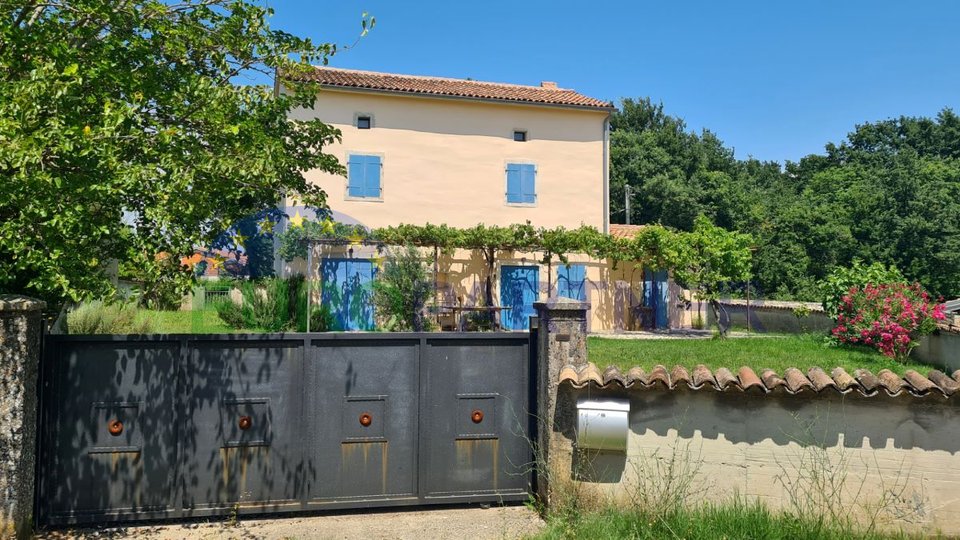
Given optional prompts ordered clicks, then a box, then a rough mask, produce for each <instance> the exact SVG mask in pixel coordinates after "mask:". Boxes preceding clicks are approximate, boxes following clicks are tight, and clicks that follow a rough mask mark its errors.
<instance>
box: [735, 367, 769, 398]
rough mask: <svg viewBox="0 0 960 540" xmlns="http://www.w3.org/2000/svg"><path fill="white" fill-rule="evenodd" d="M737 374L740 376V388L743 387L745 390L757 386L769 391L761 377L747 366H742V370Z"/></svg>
mask: <svg viewBox="0 0 960 540" xmlns="http://www.w3.org/2000/svg"><path fill="white" fill-rule="evenodd" d="M737 376H738V377H739V378H740V388H743V389H744V390H750V389H751V388H757V389H759V390H762V391H764V392H766V391H767V387H766V386H764V385H763V382H762V381H761V380H760V377H757V374H756V373H754V372H753V370H752V369H750V368H748V367H747V366H743V367H741V368H740V370H739V371H737Z"/></svg>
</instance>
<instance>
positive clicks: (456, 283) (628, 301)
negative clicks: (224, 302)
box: [284, 246, 690, 333]
mask: <svg viewBox="0 0 960 540" xmlns="http://www.w3.org/2000/svg"><path fill="white" fill-rule="evenodd" d="M387 249H389V248H387ZM422 253H423V256H424V258H425V259H426V260H428V261H431V263H430V266H432V256H433V252H432V250H429V249H423V250H422ZM385 255H386V253H385V252H384V251H380V252H378V250H377V249H376V248H375V247H373V246H352V247H350V246H318V247H316V248H315V250H314V255H313V267H312V268H311V271H310V272H309V273H308V272H307V271H306V270H307V268H306V261H304V260H303V259H297V260H295V261H293V262H292V263H289V264H286V265H285V267H284V274H292V273H302V274H305V275H308V274H309V275H312V276H314V279H316V280H317V281H318V282H319V287H321V288H322V287H323V286H324V283H323V280H322V279H321V278H320V269H319V265H320V261H321V260H322V259H324V258H348V257H351V258H355V259H366V260H373V261H376V262H378V263H382V261H383V258H384V256H385ZM541 257H542V254H541V253H520V252H501V253H500V254H499V255H498V257H497V260H496V263H495V265H494V271H493V274H492V275H493V299H494V304H496V305H501V297H500V276H501V268H502V267H503V266H506V265H509V266H536V267H537V269H538V277H539V287H538V297H537V300H538V301H542V300H545V299H546V298H548V297H550V296H553V295H556V294H557V290H558V284H557V275H558V274H557V271H558V267H560V266H562V264H563V263H561V262H559V261H556V260H554V261H553V264H552V265H547V264H543V263H542V262H541ZM568 260H569V262H570V263H571V264H580V265H583V266H584V270H585V283H584V293H585V295H586V299H585V301H587V302H590V304H591V308H590V311H589V314H588V329H589V330H590V331H591V332H593V333H610V332H620V331H624V330H633V329H637V326H638V325H639V321H637V320H636V316H635V315H636V314H635V312H634V310H633V307H634V306H636V305H637V304H639V303H640V299H641V298H643V277H642V272H641V270H640V269H639V268H638V267H637V266H636V265H634V264H632V263H624V262H621V263H619V264H618V265H616V267H614V265H613V264H612V263H611V262H610V261H606V260H596V259H591V258H590V257H587V256H585V255H577V254H572V255H570V256H569V258H568ZM437 270H438V272H437V281H438V287H437V289H438V294H437V300H436V303H437V304H438V305H441V306H458V305H461V306H476V305H485V287H486V276H487V272H488V267H487V263H486V260H485V259H484V258H483V255H482V254H480V253H479V252H476V251H470V250H463V249H461V250H457V251H456V252H454V253H452V254H449V255H444V254H440V255H439V257H438V261H437ZM670 287H671V291H670V295H669V296H670V303H669V307H668V319H669V321H670V327H671V328H678V327H683V326H689V325H690V320H689V318H690V311H689V310H688V309H687V306H685V305H683V304H680V303H679V302H677V301H676V299H675V298H674V296H675V295H678V294H680V293H682V291H681V290H680V289H679V288H677V287H676V286H675V285H674V284H673V282H671V284H670ZM318 295H319V292H318ZM317 298H319V296H318V297H317ZM440 322H441V324H443V325H448V324H450V323H451V321H450V320H447V319H442V320H441V321H440Z"/></svg>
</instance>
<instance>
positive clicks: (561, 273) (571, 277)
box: [557, 264, 587, 301]
mask: <svg viewBox="0 0 960 540" xmlns="http://www.w3.org/2000/svg"><path fill="white" fill-rule="evenodd" d="M586 274H587V268H586V267H585V266H584V265H582V264H571V265H569V266H567V265H561V266H560V267H559V268H558V269H557V295H558V296H563V297H566V298H572V299H574V300H581V301H583V300H586V299H587V288H586Z"/></svg>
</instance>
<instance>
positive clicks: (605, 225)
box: [603, 113, 610, 234]
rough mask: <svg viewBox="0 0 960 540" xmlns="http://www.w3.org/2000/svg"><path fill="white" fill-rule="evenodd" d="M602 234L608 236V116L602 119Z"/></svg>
mask: <svg viewBox="0 0 960 540" xmlns="http://www.w3.org/2000/svg"><path fill="white" fill-rule="evenodd" d="M603 234H610V114H609V113H607V117H606V118H604V119H603Z"/></svg>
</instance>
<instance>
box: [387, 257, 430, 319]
mask: <svg viewBox="0 0 960 540" xmlns="http://www.w3.org/2000/svg"><path fill="white" fill-rule="evenodd" d="M432 291H433V284H432V282H431V280H430V276H429V274H428V271H427V266H426V264H425V262H424V260H423V257H421V256H420V253H419V252H418V251H417V248H416V247H414V246H407V247H406V248H403V249H399V248H398V249H395V250H393V251H391V252H390V253H389V255H388V256H387V258H386V261H385V262H384V265H383V270H382V271H381V272H379V273H378V274H377V279H376V280H375V281H374V282H373V304H374V306H376V313H377V316H378V317H379V318H380V319H381V320H382V321H383V322H382V324H380V327H381V328H384V329H385V330H387V331H391V332H398V331H410V330H413V331H415V332H422V331H424V330H428V329H429V326H430V321H429V319H427V318H426V317H424V308H425V307H426V304H427V300H428V299H429V298H430V296H431V295H432Z"/></svg>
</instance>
